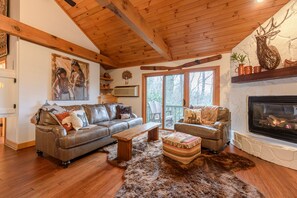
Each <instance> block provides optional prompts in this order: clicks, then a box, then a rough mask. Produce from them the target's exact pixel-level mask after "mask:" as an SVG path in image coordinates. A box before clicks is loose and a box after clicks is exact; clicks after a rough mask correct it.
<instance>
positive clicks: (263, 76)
mask: <svg viewBox="0 0 297 198" xmlns="http://www.w3.org/2000/svg"><path fill="white" fill-rule="evenodd" d="M291 77H297V67H286V68H281V69H275V70H270V71H263V72H261V73H257V74H248V75H242V76H235V77H232V78H231V82H232V83H250V82H256V81H263V80H273V79H280V78H291Z"/></svg>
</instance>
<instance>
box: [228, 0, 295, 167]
mask: <svg viewBox="0 0 297 198" xmlns="http://www.w3.org/2000/svg"><path fill="white" fill-rule="evenodd" d="M288 9H289V10H290V15H291V16H290V18H289V19H287V20H286V21H285V22H284V23H283V24H282V25H281V26H280V27H279V28H278V30H280V33H279V34H278V35H277V36H275V37H274V38H272V39H270V40H269V42H268V44H269V45H274V46H276V47H277V49H278V50H279V52H280V55H281V59H282V60H281V64H280V66H279V67H278V68H282V67H283V61H284V60H285V59H290V60H297V28H296V20H297V0H291V1H289V3H288V4H287V5H285V6H284V7H283V8H282V9H280V10H279V12H277V13H276V14H275V15H274V19H275V21H276V22H278V23H279V22H280V21H282V20H283V18H284V16H285V15H286V11H287V10H288ZM268 21H269V20H267V21H266V22H265V23H264V24H263V26H264V27H265V25H266V24H267V23H268ZM255 35H256V31H254V32H253V33H252V34H250V35H249V36H248V37H246V38H245V39H244V40H243V41H242V42H240V43H239V44H238V45H237V46H236V47H235V48H234V49H233V50H232V52H238V53H241V54H247V55H248V57H249V61H250V65H253V66H255V65H259V62H258V59H257V54H256V48H257V43H256V39H255ZM246 64H249V63H248V62H246ZM235 67H236V65H234V64H231V67H230V73H231V76H236V75H237V74H236V73H235ZM296 87H297V77H295V78H287V79H279V80H268V81H261V82H260V81H259V82H253V83H243V84H234V83H232V84H231V86H230V94H229V108H230V111H231V112H232V113H231V120H232V124H231V126H232V130H233V138H232V140H231V142H232V144H234V145H235V146H236V147H238V148H239V149H241V150H243V151H245V152H247V153H250V154H251V155H254V156H257V157H259V158H262V159H264V160H267V161H270V162H273V163H276V164H279V165H282V166H285V167H289V168H292V169H296V170H297V144H293V143H290V142H285V141H281V140H277V139H273V138H269V137H265V136H262V135H257V134H254V133H251V132H249V129H248V97H249V96H283V95H297V92H296Z"/></svg>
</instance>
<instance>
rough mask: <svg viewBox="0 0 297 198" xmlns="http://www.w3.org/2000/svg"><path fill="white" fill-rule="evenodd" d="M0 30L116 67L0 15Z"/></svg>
mask: <svg viewBox="0 0 297 198" xmlns="http://www.w3.org/2000/svg"><path fill="white" fill-rule="evenodd" d="M0 30H1V31H3V32H6V33H7V34H10V35H13V36H17V37H20V38H21V39H23V40H26V41H29V42H32V43H36V44H38V45H42V46H45V47H48V48H51V49H54V50H58V51H62V52H65V53H68V54H72V55H75V56H78V57H81V58H84V59H87V60H90V61H93V62H96V63H101V64H104V65H108V66H112V67H116V66H117V65H116V64H115V63H114V61H112V60H111V59H110V58H108V57H106V56H104V55H102V54H99V53H96V52H94V51H91V50H88V49H86V48H83V47H81V46H79V45H76V44H74V43H71V42H69V41H66V40H64V39H61V38H58V37H56V36H54V35H51V34H48V33H46V32H43V31H41V30H38V29H36V28H34V27H31V26H29V25H26V24H24V23H21V22H19V21H16V20H14V19H12V18H9V17H6V16H4V15H0Z"/></svg>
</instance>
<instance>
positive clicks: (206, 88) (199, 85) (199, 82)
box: [189, 71, 214, 106]
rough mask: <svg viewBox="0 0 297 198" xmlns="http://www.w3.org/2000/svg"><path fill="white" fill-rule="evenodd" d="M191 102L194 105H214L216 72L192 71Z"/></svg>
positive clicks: (190, 82) (190, 77)
mask: <svg viewBox="0 0 297 198" xmlns="http://www.w3.org/2000/svg"><path fill="white" fill-rule="evenodd" d="M189 95H190V96H189V100H190V101H189V104H190V105H192V106H203V105H212V104H213V97H214V72H213V71H201V72H190V75H189Z"/></svg>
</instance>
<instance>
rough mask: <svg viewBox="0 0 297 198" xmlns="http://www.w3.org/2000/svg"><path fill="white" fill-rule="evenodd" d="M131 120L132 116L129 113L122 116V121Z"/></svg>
mask: <svg viewBox="0 0 297 198" xmlns="http://www.w3.org/2000/svg"><path fill="white" fill-rule="evenodd" d="M129 118H131V115H130V114H129V113H124V114H121V119H129Z"/></svg>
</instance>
